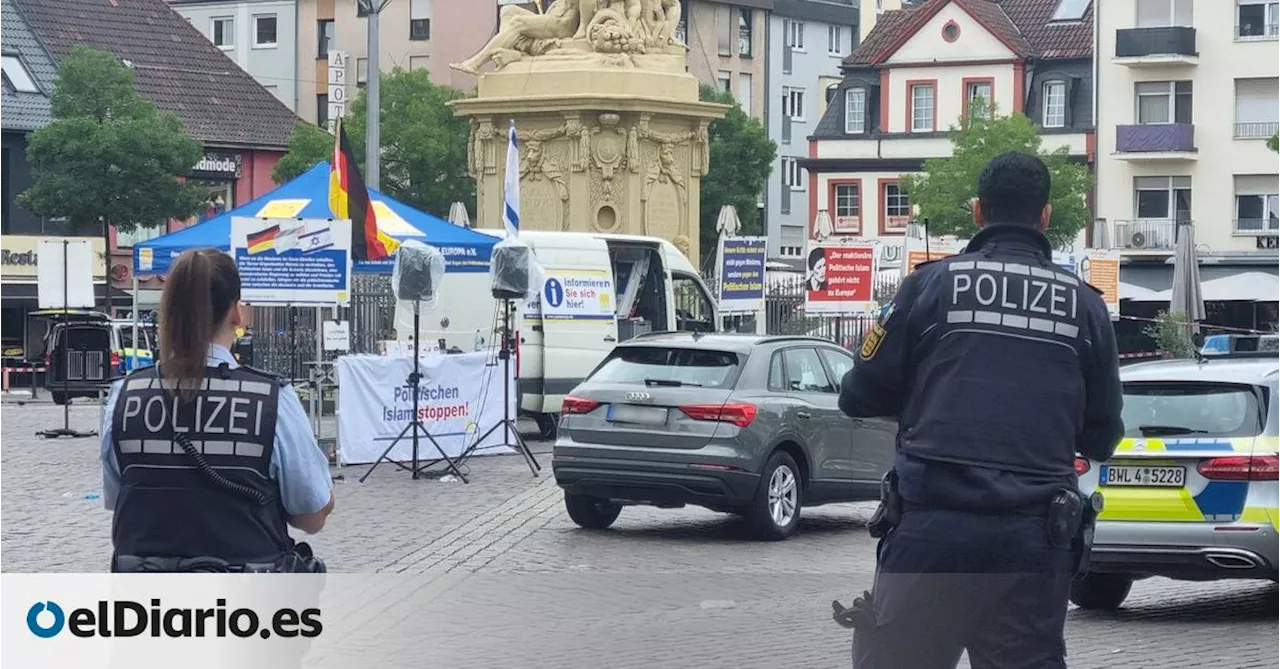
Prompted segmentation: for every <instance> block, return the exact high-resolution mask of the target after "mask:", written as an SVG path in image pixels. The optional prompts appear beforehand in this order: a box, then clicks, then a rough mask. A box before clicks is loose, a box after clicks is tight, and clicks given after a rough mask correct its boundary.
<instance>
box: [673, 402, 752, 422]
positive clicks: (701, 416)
mask: <svg viewBox="0 0 1280 669" xmlns="http://www.w3.org/2000/svg"><path fill="white" fill-rule="evenodd" d="M680 411H682V412H683V413H684V415H686V416H688V417H690V418H692V419H694V420H709V421H717V422H723V423H733V424H734V425H737V426H738V427H746V426H748V425H750V424H751V422H752V421H754V420H755V419H756V405H754V404H694V405H690V406H686V407H680Z"/></svg>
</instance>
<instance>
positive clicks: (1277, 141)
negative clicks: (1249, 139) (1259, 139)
mask: <svg viewBox="0 0 1280 669" xmlns="http://www.w3.org/2000/svg"><path fill="white" fill-rule="evenodd" d="M1267 148H1268V149H1271V150H1272V151H1275V152H1278V153H1280V134H1276V135H1272V136H1270V137H1268V138H1267Z"/></svg>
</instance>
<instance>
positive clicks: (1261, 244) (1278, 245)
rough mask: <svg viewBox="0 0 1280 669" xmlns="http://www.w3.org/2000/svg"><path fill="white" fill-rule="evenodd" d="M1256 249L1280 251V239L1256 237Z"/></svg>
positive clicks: (1275, 237)
mask: <svg viewBox="0 0 1280 669" xmlns="http://www.w3.org/2000/svg"><path fill="white" fill-rule="evenodd" d="M1255 239H1257V244H1258V248H1259V249H1262V250H1274V249H1280V237H1277V236H1275V235H1271V236H1269V237H1256V238H1255Z"/></svg>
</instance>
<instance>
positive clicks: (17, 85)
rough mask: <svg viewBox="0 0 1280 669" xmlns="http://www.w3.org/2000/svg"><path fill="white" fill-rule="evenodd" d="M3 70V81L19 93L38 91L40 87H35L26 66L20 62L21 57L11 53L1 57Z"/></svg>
mask: <svg viewBox="0 0 1280 669" xmlns="http://www.w3.org/2000/svg"><path fill="white" fill-rule="evenodd" d="M3 70H4V78H5V81H8V82H9V85H10V86H12V87H13V90H15V91H17V92H19V93H39V92H40V89H39V88H37V87H36V82H35V80H34V79H32V78H31V73H29V72H27V67H26V65H24V64H23V63H22V59H20V58H18V57H17V56H13V55H6V56H4V57H3Z"/></svg>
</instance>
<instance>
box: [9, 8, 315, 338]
mask: <svg viewBox="0 0 1280 669" xmlns="http://www.w3.org/2000/svg"><path fill="white" fill-rule="evenodd" d="M255 4H256V3H255ZM11 15H12V16H14V17H17V18H20V19H21V21H22V22H23V23H24V24H25V26H26V27H27V28H28V29H29V34H30V36H31V40H32V44H33V45H34V46H33V48H38V49H39V51H40V52H42V53H44V54H46V56H47V57H48V59H49V66H48V67H47V68H45V67H41V66H38V65H36V63H37V61H36V60H35V59H34V58H29V57H28V56H29V55H30V54H27V55H23V54H22V53H18V54H17V55H18V56H21V60H22V62H23V63H25V64H27V65H28V67H29V71H30V72H31V74H32V76H33V77H34V78H35V80H36V82H37V87H39V88H40V89H41V90H42V91H45V92H52V90H53V83H54V76H55V75H56V69H55V68H56V67H57V64H58V63H59V62H60V61H61V59H63V58H65V57H66V55H67V54H68V53H69V52H70V51H71V49H72V47H74V46H75V45H77V44H88V45H89V46H91V47H94V48H98V49H102V50H105V51H109V52H111V53H113V54H115V55H116V57H117V58H119V59H120V62H121V63H123V64H124V65H125V66H127V67H129V68H131V69H132V70H133V83H134V88H135V90H136V91H137V92H138V95H139V96H140V97H142V98H144V99H147V100H150V101H151V102H153V103H154V104H155V105H156V107H158V108H159V109H161V110H164V111H169V112H172V113H173V114H175V115H176V116H177V117H178V118H179V120H181V121H182V123H183V126H184V128H185V129H186V131H187V134H189V135H190V136H191V137H192V138H194V139H196V140H197V141H199V142H201V143H202V144H203V145H204V156H203V157H202V158H201V160H200V161H199V162H198V163H197V164H196V165H192V166H191V169H190V170H189V171H188V172H187V174H185V175H184V178H185V179H186V180H187V182H188V183H197V184H199V185H201V186H203V187H204V188H205V189H206V191H207V193H208V194H207V196H206V198H205V200H204V203H203V205H202V207H201V208H200V210H199V211H198V212H197V213H196V215H194V216H192V217H191V218H190V219H188V220H184V221H178V220H168V221H157V222H156V224H155V225H154V226H151V227H148V228H141V229H138V230H135V231H134V232H132V233H129V234H120V233H118V232H117V231H115V230H114V229H113V230H111V231H109V233H108V237H109V239H110V249H109V256H110V260H109V262H108V263H107V265H106V273H107V276H108V277H109V278H110V281H111V284H112V286H113V288H115V289H116V290H115V291H113V292H114V295H113V303H112V308H113V309H124V308H127V307H128V305H130V304H131V303H132V298H131V296H130V295H129V294H128V293H127V292H126V291H130V290H131V289H132V287H133V274H132V271H133V263H132V246H133V244H134V243H136V242H138V241H141V240H145V239H150V238H152V237H157V236H160V235H163V234H166V233H168V232H172V231H174V230H177V229H181V228H183V227H186V226H188V225H194V224H196V223H198V222H200V221H202V220H206V219H208V218H211V217H212V216H216V215H217V214H219V213H221V212H223V211H226V210H228V209H231V208H233V207H235V206H236V205H238V204H243V203H245V202H248V201H250V200H252V199H254V198H257V197H259V196H261V195H263V194H265V193H266V192H267V191H270V190H271V189H273V188H275V185H276V184H275V183H274V181H273V180H272V177H271V172H272V169H273V168H274V167H275V164H276V162H277V161H278V160H279V158H280V157H281V156H282V155H284V153H285V151H286V149H287V145H288V141H289V136H290V135H291V134H292V133H293V128H294V124H295V123H296V122H297V121H298V117H297V116H295V115H294V113H293V112H292V111H291V110H290V109H289V107H288V106H286V105H285V104H284V103H283V102H281V100H280V99H279V98H278V97H277V96H276V95H275V94H274V93H273V92H272V91H269V90H268V89H266V88H264V86H263V85H262V84H260V83H259V82H258V81H256V80H255V79H254V78H253V77H251V76H250V75H249V74H248V73H246V72H245V71H244V70H243V69H241V68H240V67H239V66H238V65H237V64H236V63H235V62H234V61H233V60H232V59H231V55H230V54H229V53H228V52H227V51H224V50H222V49H219V48H218V47H217V46H215V45H214V44H213V42H211V41H210V40H209V39H208V38H207V37H206V36H205V34H204V33H202V32H201V31H200V30H199V29H198V28H197V26H195V25H194V23H193V22H188V21H187V20H185V19H184V17H182V16H181V15H179V14H178V13H177V12H175V11H174V10H173V9H172V8H171V7H170V6H169V5H168V4H166V3H165V2H164V0H114V2H111V3H102V2H97V1H96V0H5V18H4V24H5V26H6V27H5V37H4V41H5V43H6V46H5V47H4V48H5V49H6V52H5V54H6V69H8V67H9V59H8V55H9V52H8V51H7V49H9V43H10V42H9V35H10V31H9V28H8V25H9V24H10V16H11ZM155 44H164V45H166V48H164V49H156V48H154V46H153V45H155ZM7 78H8V75H7V73H6V79H7ZM6 86H8V82H6ZM15 90H16V87H15ZM10 100H11V98H10V96H9V93H8V90H7V89H6V93H5V98H4V110H3V113H2V114H0V116H3V117H4V118H6V122H7V119H8V118H9V117H10V116H11V102H10ZM14 109H18V107H14ZM25 116H26V115H25V114H20V115H14V118H15V119H22V118H25ZM47 122H48V119H47V118H44V119H39V120H37V119H35V118H34V117H32V125H33V127H32V128H31V129H32V130H34V129H36V128H38V127H40V126H42V125H44V124H45V123H47ZM6 134H8V133H6ZM8 144H9V143H8V142H6V152H5V167H6V169H5V173H6V184H5V185H6V188H5V195H4V207H5V210H6V212H14V216H13V221H14V224H15V225H17V226H20V227H19V228H10V227H8V226H6V227H5V233H6V234H10V233H14V234H19V233H25V234H28V235H30V234H36V235H39V234H49V233H52V234H61V233H66V232H71V231H66V230H61V229H58V228H57V226H56V225H50V224H49V223H48V222H45V221H40V219H38V218H35V217H33V216H31V215H30V214H29V213H27V212H21V214H19V213H18V212H16V211H15V210H17V209H21V208H20V206H19V205H18V204H17V202H16V197H17V195H18V193H21V192H22V190H25V189H26V187H27V185H28V184H29V177H27V176H26V174H25V172H26V171H25V169H24V167H23V166H24V165H25V156H24V157H23V158H22V159H21V160H19V159H18V157H17V154H16V153H10V151H11V150H12V149H11V147H10V146H9V145H8ZM11 167H12V168H13V169H12V170H11V169H10V168H11ZM11 177H12V180H11ZM19 178H22V179H27V181H26V182H25V183H21V184H20V183H16V181H17V180H18V179H19ZM5 218H6V219H9V218H10V217H9V216H7V215H6V216H5ZM75 232H77V233H79V234H86V235H92V236H96V237H101V236H102V232H101V230H100V229H99V230H87V231H86V230H79V231H75ZM24 243H26V242H24ZM28 246H29V244H28ZM6 248H8V246H6ZM15 248H16V247H15ZM24 248H25V247H24ZM11 255H12V254H11ZM159 282H160V279H158V278H156V277H147V278H143V279H141V280H140V285H141V288H142V289H143V291H142V292H141V293H140V295H139V297H140V299H141V302H142V303H144V304H145V303H147V301H148V300H151V301H154V300H156V299H157V298H158V292H159V291H158V288H159V285H160V283H159ZM8 299H9V298H8V297H7V294H6V300H8ZM33 305H34V295H32V296H31V305H18V306H19V307H20V308H27V307H28V306H33ZM6 336H8V335H6Z"/></svg>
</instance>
